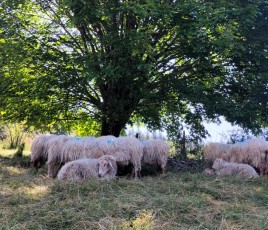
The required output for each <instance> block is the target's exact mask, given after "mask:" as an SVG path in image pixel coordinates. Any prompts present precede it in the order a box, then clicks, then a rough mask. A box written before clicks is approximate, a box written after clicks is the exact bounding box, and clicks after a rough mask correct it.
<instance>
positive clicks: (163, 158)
mask: <svg viewBox="0 0 268 230" xmlns="http://www.w3.org/2000/svg"><path fill="white" fill-rule="evenodd" d="M142 143H143V157H142V164H143V165H144V164H156V165H157V166H158V167H160V168H161V170H162V173H165V172H166V164H167V159H168V156H169V150H170V146H169V144H168V143H167V142H165V141H163V140H161V139H153V140H146V141H143V142H142Z"/></svg>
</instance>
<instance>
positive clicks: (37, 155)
mask: <svg viewBox="0 0 268 230" xmlns="http://www.w3.org/2000/svg"><path fill="white" fill-rule="evenodd" d="M57 137H58V136H57V135H54V134H52V135H47V134H41V135H39V136H37V137H36V138H35V139H34V140H33V142H32V145H31V149H30V151H31V162H32V164H33V166H34V167H35V168H36V169H38V168H40V167H42V166H43V165H44V164H45V163H46V162H47V159H48V149H49V142H50V141H52V140H53V139H56V138H57Z"/></svg>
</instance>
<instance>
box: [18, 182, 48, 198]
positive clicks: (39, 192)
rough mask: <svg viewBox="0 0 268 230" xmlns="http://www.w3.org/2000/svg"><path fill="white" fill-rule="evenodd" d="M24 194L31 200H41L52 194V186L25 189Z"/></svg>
mask: <svg viewBox="0 0 268 230" xmlns="http://www.w3.org/2000/svg"><path fill="white" fill-rule="evenodd" d="M23 192H24V193H25V194H26V195H27V196H29V197H31V198H41V197H44V196H45V195H47V194H48V192H50V186H48V185H34V186H32V187H25V188H24V189H23Z"/></svg>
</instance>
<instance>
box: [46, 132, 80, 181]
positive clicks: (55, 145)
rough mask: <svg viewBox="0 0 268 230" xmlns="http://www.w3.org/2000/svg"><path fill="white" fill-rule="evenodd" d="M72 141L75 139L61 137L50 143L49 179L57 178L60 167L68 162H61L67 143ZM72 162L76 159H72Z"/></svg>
mask: <svg viewBox="0 0 268 230" xmlns="http://www.w3.org/2000/svg"><path fill="white" fill-rule="evenodd" d="M72 139H73V137H69V136H65V135H59V136H58V137H57V138H54V139H52V140H51V141H50V142H49V148H48V160H47V162H48V176H49V177H51V178H53V177H55V176H56V173H57V169H58V168H59V167H60V165H61V164H64V163H66V162H63V161H61V158H62V155H63V150H64V146H65V145H66V142H68V141H70V140H72ZM80 158H82V157H80ZM71 160H75V159H71ZM71 160H69V161H71Z"/></svg>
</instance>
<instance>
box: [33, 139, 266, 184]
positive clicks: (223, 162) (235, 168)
mask: <svg viewBox="0 0 268 230" xmlns="http://www.w3.org/2000/svg"><path fill="white" fill-rule="evenodd" d="M169 150H170V146H169V145H168V143H166V142H165V141H163V140H160V139H153V140H147V141H140V140H138V139H137V138H134V137H118V138H116V137H114V136H101V137H98V138H95V137H82V138H77V137H70V136H66V135H46V134H41V135H40V136H38V137H37V138H35V139H34V141H33V143H32V146H31V161H32V163H33V166H34V167H36V168H37V169H38V168H40V167H41V166H43V165H44V164H45V163H46V162H47V164H48V176H49V177H51V178H54V177H57V178H58V179H60V180H63V179H65V180H81V179H86V178H97V177H100V178H103V179H110V178H112V177H115V176H116V175H117V174H118V167H119V166H129V165H130V166H131V168H132V171H131V175H132V177H134V178H137V177H140V172H141V168H142V167H143V166H144V165H145V164H155V165H157V166H158V167H159V168H161V170H162V173H165V171H166V164H167V159H168V156H169ZM203 153H204V158H205V160H208V161H212V162H213V165H212V168H206V169H205V170H204V173H205V174H206V175H217V176H230V175H240V176H250V177H257V176H259V174H260V175H266V174H268V142H267V141H265V140H263V139H261V138H253V139H250V140H248V141H245V142H243V143H236V144H222V143H209V144H207V145H206V146H205V147H204V149H203ZM62 165H63V166H62ZM61 166H62V167H61ZM256 170H257V171H256ZM257 172H258V173H259V174H258V173H257Z"/></svg>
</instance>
